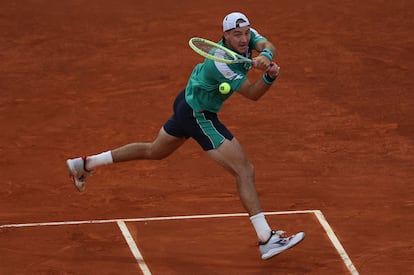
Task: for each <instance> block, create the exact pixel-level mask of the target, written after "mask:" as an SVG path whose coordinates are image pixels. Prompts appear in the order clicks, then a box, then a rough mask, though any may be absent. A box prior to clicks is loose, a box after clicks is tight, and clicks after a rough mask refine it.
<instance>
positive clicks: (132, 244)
mask: <svg viewBox="0 0 414 275" xmlns="http://www.w3.org/2000/svg"><path fill="white" fill-rule="evenodd" d="M117 224H118V226H119V229H121V232H122V235H124V238H125V241H126V242H127V244H128V246H129V249H130V250H131V252H132V255H134V257H135V259H136V260H137V262H138V265H139V267H140V268H141V271H142V273H143V274H144V275H151V271H150V270H149V268H148V266H147V264H146V263H145V261H144V258H143V257H142V254H141V252H140V251H139V249H138V246H137V244H136V243H135V241H134V238H133V237H132V236H131V233H129V230H128V227H127V226H126V224H125V222H123V221H117Z"/></svg>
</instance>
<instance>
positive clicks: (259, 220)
mask: <svg viewBox="0 0 414 275" xmlns="http://www.w3.org/2000/svg"><path fill="white" fill-rule="evenodd" d="M250 221H251V222H252V224H253V227H254V229H255V230H256V234H257V237H258V238H259V241H261V242H265V241H267V240H268V239H269V237H270V233H271V231H272V229H270V227H269V224H268V223H267V221H266V218H265V216H264V214H263V213H259V214H256V215H254V216H251V217H250Z"/></svg>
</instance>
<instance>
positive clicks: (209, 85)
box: [66, 12, 305, 260]
mask: <svg viewBox="0 0 414 275" xmlns="http://www.w3.org/2000/svg"><path fill="white" fill-rule="evenodd" d="M219 44H220V45H224V46H225V47H227V48H229V49H231V50H233V51H235V52H237V53H239V54H241V55H243V56H245V57H247V58H252V51H253V50H255V51H257V52H258V55H257V56H256V57H254V58H253V62H252V63H251V64H243V63H241V64H225V63H219V62H215V61H213V60H210V59H205V61H204V62H203V63H200V64H198V65H196V66H195V68H194V70H193V72H192V74H191V76H190V78H189V80H188V83H187V85H186V88H185V89H184V90H183V91H181V92H180V93H179V94H178V96H177V98H176V100H175V102H174V113H173V114H172V116H171V117H170V119H169V120H168V121H166V122H165V124H164V125H163V127H162V128H161V130H160V131H159V133H158V136H157V137H156V138H155V140H153V141H152V142H136V143H130V144H127V145H125V146H122V147H119V148H116V149H114V150H110V151H106V152H103V153H100V154H97V155H91V156H84V157H78V158H74V159H68V160H67V161H66V164H67V166H68V169H69V172H70V175H71V177H72V179H73V182H74V184H75V186H76V187H77V189H78V190H79V191H84V190H85V180H86V178H87V176H89V175H90V173H91V172H92V170H94V169H95V168H97V167H98V166H103V165H108V164H112V163H119V162H126V161H132V160H144V159H146V160H148V159H152V160H160V159H163V158H165V157H167V156H169V155H170V154H172V153H173V152H174V151H175V150H176V149H177V148H179V147H180V146H181V145H183V144H184V143H185V141H186V140H187V139H188V138H193V139H194V140H196V141H197V142H198V144H199V145H200V146H201V148H202V149H203V150H204V151H205V152H206V153H207V154H208V155H209V156H210V157H211V158H212V159H214V160H215V161H216V162H217V163H219V164H220V165H222V166H223V167H224V168H225V169H226V170H227V171H229V172H230V173H231V174H232V175H233V176H234V177H235V180H236V183H237V189H238V192H239V196H240V200H241V202H242V205H243V207H244V208H245V210H246V211H247V213H248V214H249V217H250V220H251V223H252V225H253V227H254V229H255V231H256V233H257V237H258V240H259V249H260V252H261V257H262V259H263V260H266V259H269V258H271V257H273V256H275V255H277V254H279V253H281V252H283V251H285V250H287V249H289V248H291V247H292V246H294V245H296V244H297V243H299V242H300V241H301V240H302V239H303V238H304V237H305V234H304V233H303V232H299V233H297V234H294V235H291V236H286V235H285V232H284V231H281V230H279V231H273V230H272V229H271V227H270V226H269V224H268V223H267V221H266V217H265V215H264V214H263V212H262V208H261V204H260V200H259V197H258V194H257V192H256V187H255V171H254V167H253V165H252V164H251V163H250V162H249V160H248V159H247V156H246V155H245V153H244V151H243V149H242V147H241V145H240V143H239V142H238V140H237V139H236V138H235V137H234V136H233V134H232V133H231V132H230V131H229V130H228V129H227V128H226V126H225V125H224V124H223V123H222V122H221V121H220V120H219V118H218V116H217V113H218V112H219V111H220V109H221V108H222V105H223V102H224V101H225V100H226V99H228V98H229V97H230V96H231V95H232V94H233V93H237V94H240V95H242V96H244V97H246V98H248V99H251V100H258V99H259V98H261V97H262V96H263V95H264V94H265V93H266V92H267V91H268V90H269V88H270V87H271V86H272V85H273V83H274V82H275V80H276V78H277V76H278V75H279V69H280V68H279V66H278V65H277V64H276V63H275V62H273V61H272V60H273V55H274V52H275V47H274V45H273V44H272V43H271V42H269V41H268V40H267V39H266V38H265V37H263V36H262V35H260V34H259V33H258V32H257V31H256V30H255V29H253V28H252V27H251V26H250V22H249V19H248V18H247V17H246V16H245V15H244V14H242V13H240V12H232V13H230V14H228V15H227V16H226V17H225V18H224V20H223V37H222V39H221V41H219ZM252 66H253V67H254V68H256V69H258V70H262V71H263V75H262V76H261V77H260V78H259V79H257V80H256V81H254V82H250V81H249V80H248V79H247V76H246V75H247V73H248V71H249V70H250V69H251V67H252ZM223 82H226V83H228V84H229V85H230V88H231V89H230V91H226V92H228V93H220V91H219V88H218V87H219V85H220V84H221V83H223Z"/></svg>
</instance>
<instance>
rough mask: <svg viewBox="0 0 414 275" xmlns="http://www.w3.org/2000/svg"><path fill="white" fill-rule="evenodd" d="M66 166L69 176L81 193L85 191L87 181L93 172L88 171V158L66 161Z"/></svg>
mask: <svg viewBox="0 0 414 275" xmlns="http://www.w3.org/2000/svg"><path fill="white" fill-rule="evenodd" d="M66 165H67V166H68V169H69V176H70V177H71V178H72V180H73V183H74V184H75V186H76V188H77V189H78V190H79V192H83V191H85V181H86V177H88V176H89V175H90V174H91V173H92V171H88V170H87V169H86V157H80V158H75V159H68V160H66Z"/></svg>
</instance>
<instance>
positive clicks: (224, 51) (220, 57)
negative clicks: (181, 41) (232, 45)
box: [188, 37, 252, 64]
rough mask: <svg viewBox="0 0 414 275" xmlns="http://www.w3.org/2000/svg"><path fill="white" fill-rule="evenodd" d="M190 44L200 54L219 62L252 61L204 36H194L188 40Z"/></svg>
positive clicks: (249, 62)
mask: <svg viewBox="0 0 414 275" xmlns="http://www.w3.org/2000/svg"><path fill="white" fill-rule="evenodd" d="M188 44H189V45H190V47H191V48H192V49H193V50H194V51H195V52H196V53H198V54H199V55H201V56H204V57H205V58H208V59H211V60H214V61H217V62H221V63H226V64H236V63H248V64H251V63H252V60H251V59H249V58H247V57H244V56H242V55H240V54H238V53H235V52H234V51H232V50H230V49H228V48H226V47H224V46H222V45H219V44H217V43H215V42H212V41H210V40H207V39H204V38H199V37H193V38H191V39H190V41H188Z"/></svg>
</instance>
